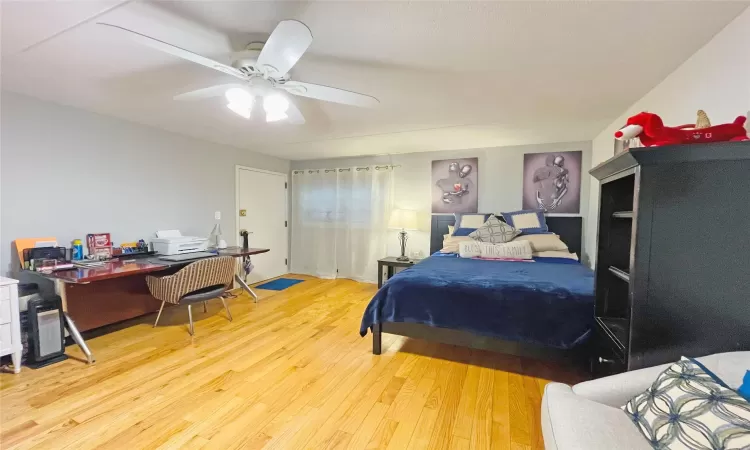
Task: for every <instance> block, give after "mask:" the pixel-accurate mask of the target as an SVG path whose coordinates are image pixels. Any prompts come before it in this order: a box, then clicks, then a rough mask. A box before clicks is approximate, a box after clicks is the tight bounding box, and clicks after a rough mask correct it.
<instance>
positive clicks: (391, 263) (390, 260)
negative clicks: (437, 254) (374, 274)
mask: <svg viewBox="0 0 750 450" xmlns="http://www.w3.org/2000/svg"><path fill="white" fill-rule="evenodd" d="M419 261H421V259H410V260H409V261H399V260H398V259H397V258H396V257H395V256H388V257H386V258H383V259H379V260H378V288H380V287H383V266H385V267H386V268H387V270H388V278H390V277H392V276H393V274H394V273H395V272H396V267H411V266H413V265H414V264H416V263H418V262H419ZM388 278H386V281H387V280H388Z"/></svg>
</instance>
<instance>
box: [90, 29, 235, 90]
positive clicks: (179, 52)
mask: <svg viewBox="0 0 750 450" xmlns="http://www.w3.org/2000/svg"><path fill="white" fill-rule="evenodd" d="M98 25H104V26H106V27H110V28H111V29H114V30H117V31H120V32H124V33H127V34H128V35H129V36H130V38H131V39H133V40H134V41H135V42H138V43H139V44H142V45H146V46H148V47H151V48H154V49H156V50H159V51H162V52H164V53H169V54H170V55H173V56H176V57H178V58H182V59H184V60H187V61H191V62H194V63H197V64H200V65H202V66H206V67H209V68H211V69H214V70H218V71H220V72H224V73H226V74H228V75H232V76H234V77H237V78H240V79H242V80H244V79H245V76H244V75H243V74H242V72H240V71H239V70H237V69H235V68H234V67H232V66H228V65H226V64H222V63H220V62H218V61H214V60H213V59H209V58H206V57H203V56H201V55H197V54H195V53H193V52H191V51H188V50H185V49H183V48H180V47H176V46H174V45H172V44H167V43H166V42H163V41H160V40H158V39H154V38H152V37H149V36H146V35H145V34H141V33H138V32H137V31H133V30H128V29H127V28H123V27H119V26H117V25H112V24H109V23H103V22H99V23H98Z"/></svg>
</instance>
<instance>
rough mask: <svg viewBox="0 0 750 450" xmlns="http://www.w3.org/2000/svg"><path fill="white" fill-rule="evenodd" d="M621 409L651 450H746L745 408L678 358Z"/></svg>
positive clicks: (749, 427)
mask: <svg viewBox="0 0 750 450" xmlns="http://www.w3.org/2000/svg"><path fill="white" fill-rule="evenodd" d="M622 409H623V410H624V411H625V412H626V413H627V414H628V415H629V416H630V418H631V420H632V421H633V423H634V424H635V425H636V427H638V430H639V431H640V432H641V434H643V436H644V437H645V438H646V440H648V441H649V443H650V444H651V446H652V447H653V448H655V449H660V450H661V449H669V450H675V449H689V450H692V449H747V448H750V403H748V401H747V400H745V399H744V398H742V397H740V395H739V394H738V393H737V392H735V391H733V390H732V389H730V388H729V387H728V386H727V385H726V384H724V383H723V382H722V381H721V380H719V379H718V378H716V376H715V375H714V374H713V373H711V372H710V371H708V370H707V369H706V368H705V367H703V365H702V364H701V363H699V362H698V361H695V360H693V359H688V358H682V360H680V361H679V362H676V363H674V364H672V365H671V366H670V367H669V368H668V369H667V370H665V371H664V372H662V373H661V374H660V375H659V377H658V378H657V379H656V381H655V382H654V384H652V385H651V387H650V388H649V389H648V390H647V391H646V392H644V393H643V394H640V395H638V396H636V397H635V398H633V399H632V400H630V401H629V402H628V403H627V404H626V405H625V406H623V407H622Z"/></svg>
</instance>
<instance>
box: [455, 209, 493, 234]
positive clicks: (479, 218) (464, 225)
mask: <svg viewBox="0 0 750 450" xmlns="http://www.w3.org/2000/svg"><path fill="white" fill-rule="evenodd" d="M491 215H492V214H461V213H456V225H455V226H454V229H453V233H451V236H468V235H469V234H470V233H473V232H474V231H475V230H476V229H477V228H479V227H481V226H482V225H484V223H485V222H486V221H487V219H489V218H490V216H491Z"/></svg>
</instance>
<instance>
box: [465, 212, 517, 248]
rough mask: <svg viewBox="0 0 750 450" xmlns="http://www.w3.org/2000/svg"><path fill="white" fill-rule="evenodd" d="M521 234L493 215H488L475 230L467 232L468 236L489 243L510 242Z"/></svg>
mask: <svg viewBox="0 0 750 450" xmlns="http://www.w3.org/2000/svg"><path fill="white" fill-rule="evenodd" d="M519 234H521V232H520V231H518V230H516V229H515V228H513V227H512V226H510V225H508V224H507V223H505V222H503V221H501V220H500V219H498V218H497V217H495V216H490V218H489V219H487V221H486V222H485V223H484V224H483V225H482V226H481V227H479V228H477V229H476V231H474V232H472V233H469V237H471V238H473V239H476V240H477V241H480V242H489V243H491V244H504V243H506V242H510V241H512V240H513V238H515V237H516V236H518V235H519Z"/></svg>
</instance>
